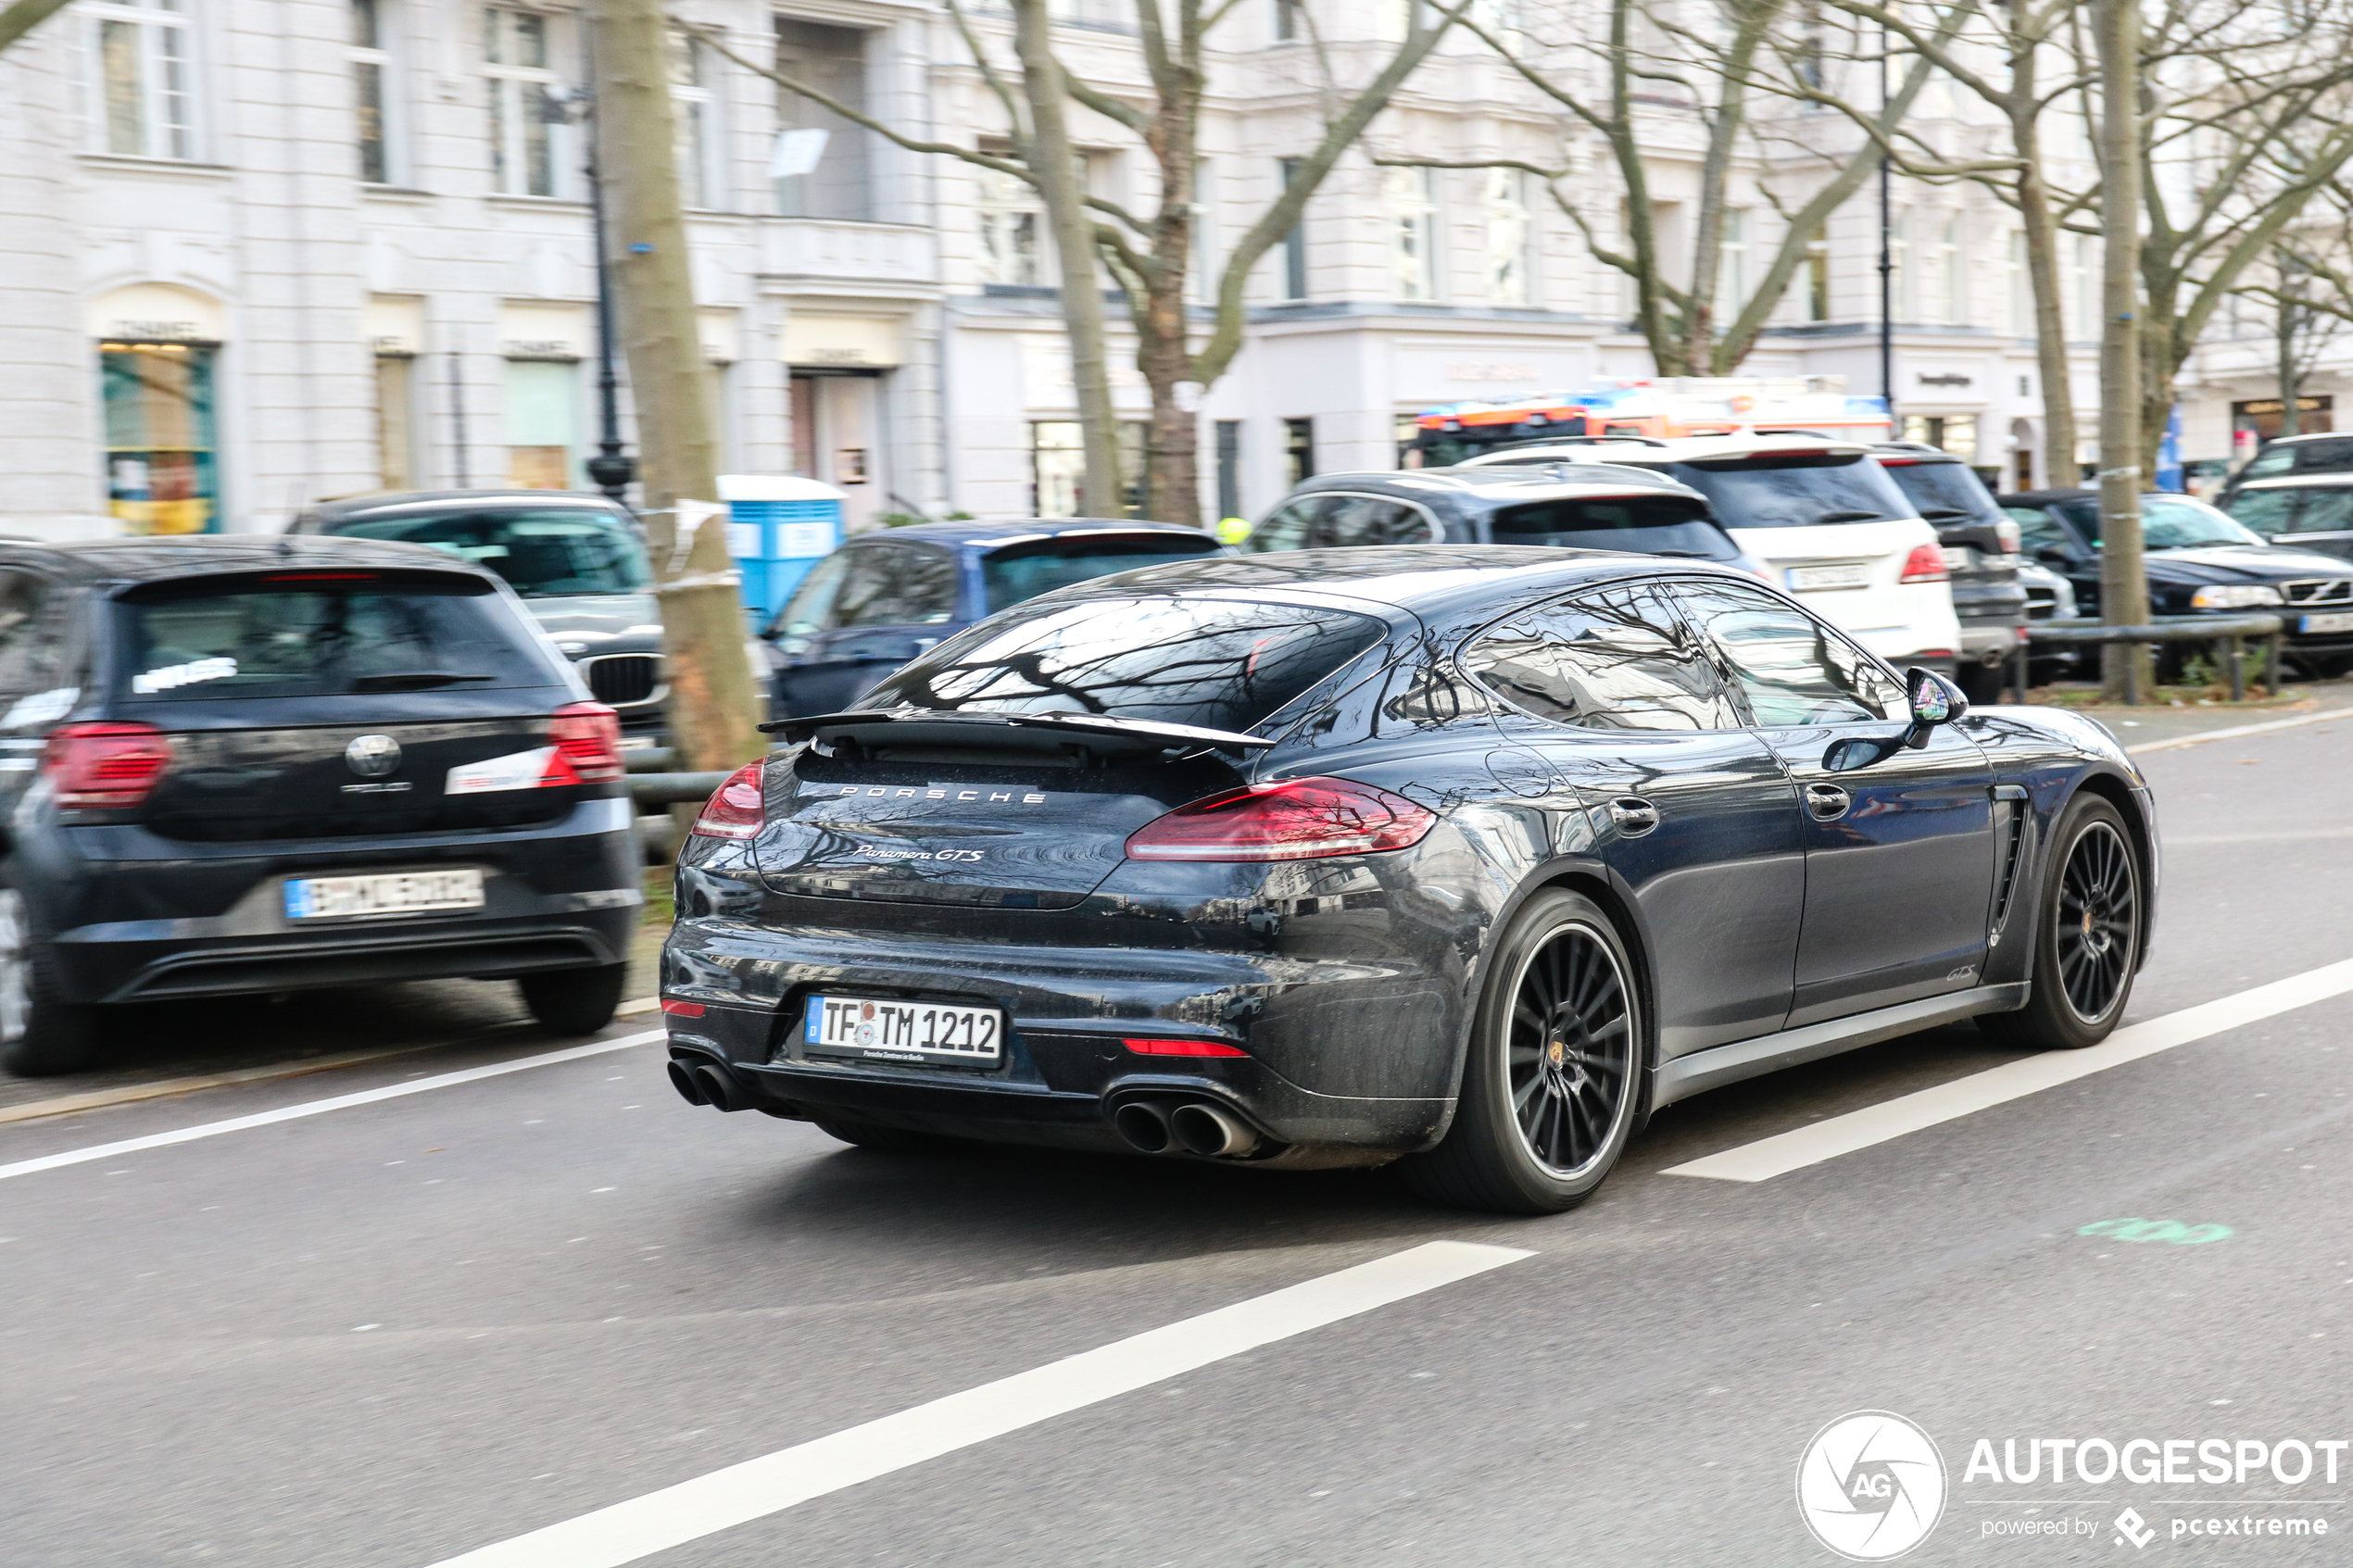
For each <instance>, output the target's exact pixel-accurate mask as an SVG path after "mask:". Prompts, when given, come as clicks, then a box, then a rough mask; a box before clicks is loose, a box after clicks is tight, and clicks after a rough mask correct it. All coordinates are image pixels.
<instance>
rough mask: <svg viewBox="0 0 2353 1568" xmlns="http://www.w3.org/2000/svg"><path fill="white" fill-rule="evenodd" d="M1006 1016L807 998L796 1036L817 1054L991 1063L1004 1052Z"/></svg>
mask: <svg viewBox="0 0 2353 1568" xmlns="http://www.w3.org/2000/svg"><path fill="white" fill-rule="evenodd" d="M1004 1035H1005V1015H1004V1014H1003V1013H1001V1012H999V1011H998V1010H996V1009H995V1008H958V1007H942V1006H941V1005H940V1004H939V1003H937V1002H901V1001H891V1000H888V999H887V998H885V997H839V996H826V997H810V998H809V1002H808V1006H807V1009H806V1010H805V1012H804V1014H803V1017H802V1028H801V1041H802V1044H803V1046H804V1047H806V1048H807V1049H808V1050H809V1051H810V1052H811V1053H812V1054H814V1055H818V1056H848V1057H857V1058H860V1059H862V1060H867V1061H945V1062H957V1063H960V1064H962V1065H963V1066H967V1067H994V1066H996V1065H997V1063H998V1062H999V1061H1000V1060H1002V1059H1003V1056H1004Z"/></svg>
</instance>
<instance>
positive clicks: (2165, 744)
mask: <svg viewBox="0 0 2353 1568" xmlns="http://www.w3.org/2000/svg"><path fill="white" fill-rule="evenodd" d="M2094 717H2095V718H2096V717H2097V715H2096V714H2095V715H2094ZM2332 719H2353V708H2323V709H2321V711H2319V712H2318V713H2299V714H2297V715H2296V717H2295V718H2293V719H2274V720H2271V721H2270V722H2269V723H2263V724H2233V725H2232V726H2231V727H2230V728H2229V729H2227V730H2208V731H2207V732H2206V733H2205V734H2202V735H2176V736H2175V737H2174V738H2173V739H2171V740H2153V741H2150V742H2148V743H2147V744H2145V745H2143V746H2126V747H2125V748H2124V750H2125V753H2126V754H2127V755H2128V756H2133V757H2143V756H2146V755H2147V754H2148V753H2149V752H2152V751H2171V750H2174V749H2175V748H2176V747H2179V746H2204V745H2205V744H2206V743H2207V742H2208V741H2210V740H2236V739H2237V738H2238V737H2239V736H2241V735H2260V734H2270V733H2271V731H2273V730H2294V729H2298V728H2301V727H2302V726H2304V725H2306V724H2325V723H2327V722H2328V721H2330V720H2332ZM2111 733H2112V732H2111Z"/></svg>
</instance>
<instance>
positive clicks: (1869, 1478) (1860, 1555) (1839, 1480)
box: [1797, 1411, 1945, 1562]
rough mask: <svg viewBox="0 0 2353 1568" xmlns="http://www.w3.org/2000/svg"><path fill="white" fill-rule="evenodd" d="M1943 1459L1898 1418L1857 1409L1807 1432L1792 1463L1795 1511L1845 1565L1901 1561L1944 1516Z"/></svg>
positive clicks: (1932, 1445)
mask: <svg viewBox="0 0 2353 1568" xmlns="http://www.w3.org/2000/svg"><path fill="white" fill-rule="evenodd" d="M1944 1487H1945V1480H1944V1455H1943V1454H1941V1453H1939V1452H1937V1449H1936V1444H1935V1442H1934V1440H1932V1439H1931V1437H1930V1436H1929V1435H1928V1434H1927V1433H1925V1432H1923V1431H1921V1430H1920V1429H1919V1427H1918V1426H1916V1425H1914V1424H1912V1423H1910V1422H1908V1421H1906V1420H1905V1419H1904V1418H1903V1417H1902V1416H1900V1415H1893V1414H1890V1413H1889V1412H1888V1411H1856V1412H1855V1413H1854V1414H1852V1415H1843V1416H1840V1417H1839V1418H1838V1419H1837V1420H1836V1421H1833V1422H1831V1424H1829V1425H1828V1426H1825V1427H1823V1428H1822V1429H1821V1430H1820V1431H1819V1432H1817V1433H1815V1434H1814V1440H1813V1441H1812V1442H1810V1443H1808V1444H1806V1454H1805V1457H1804V1458H1802V1459H1800V1460H1799V1461H1797V1512H1798V1513H1799V1514H1800V1515H1801V1516H1802V1517H1803V1518H1804V1519H1805V1521H1806V1528H1807V1529H1809V1530H1811V1531H1813V1532H1814V1538H1815V1539H1816V1540H1818V1541H1819V1542H1821V1543H1822V1544H1823V1545H1824V1546H1826V1547H1828V1548H1830V1549H1831V1550H1832V1551H1834V1552H1836V1553H1838V1555H1839V1556H1841V1557H1843V1558H1845V1559H1846V1560H1847V1561H1848V1562H1887V1561H1889V1560H1890V1559H1892V1558H1897V1557H1901V1556H1903V1555H1904V1554H1905V1553H1906V1552H1907V1551H1909V1550H1911V1549H1913V1548H1914V1547H1916V1546H1918V1545H1919V1544H1920V1543H1921V1542H1922V1541H1924V1540H1926V1539H1928V1535H1929V1532H1930V1531H1931V1530H1933V1529H1935V1528H1936V1522H1937V1520H1938V1519H1939V1518H1941V1517H1942V1516H1943V1514H1944Z"/></svg>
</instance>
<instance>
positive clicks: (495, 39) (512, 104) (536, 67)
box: [483, 6, 573, 196]
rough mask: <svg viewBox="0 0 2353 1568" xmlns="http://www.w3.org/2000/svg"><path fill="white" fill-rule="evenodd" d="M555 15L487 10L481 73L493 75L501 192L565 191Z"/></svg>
mask: <svg viewBox="0 0 2353 1568" xmlns="http://www.w3.org/2000/svg"><path fill="white" fill-rule="evenodd" d="M557 26H558V22H557V20H556V19H553V18H550V17H542V16H536V15H534V14H533V13H531V12H529V11H510V10H508V9H507V8H505V7H504V6H489V7H487V8H486V9H484V12H483V74H484V76H486V77H488V78H489V80H490V174H491V184H492V188H493V189H495V190H497V192H499V193H500V194H503V195H510V196H553V195H561V194H568V192H569V191H570V188H571V183H572V182H571V178H570V175H569V172H568V170H569V166H570V164H571V163H572V161H573V160H572V158H571V157H569V156H568V155H569V153H570V143H571V140H572V137H571V132H572V127H571V125H570V124H569V123H568V122H567V121H566V120H565V117H564V110H563V106H562V105H561V103H560V102H559V101H557V100H556V99H555V96H554V94H555V93H556V92H557V90H558V82H557V77H556V72H555V70H554V69H553V64H552V62H553V61H554V60H555V59H556V58H557V53H556V49H555V39H554V34H555V31H556V29H557Z"/></svg>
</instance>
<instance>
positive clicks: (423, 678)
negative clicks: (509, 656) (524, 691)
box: [351, 670, 498, 692]
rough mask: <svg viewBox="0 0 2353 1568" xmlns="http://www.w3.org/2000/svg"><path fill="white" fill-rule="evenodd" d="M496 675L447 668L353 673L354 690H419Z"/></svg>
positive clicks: (494, 678) (495, 677) (481, 679)
mask: <svg viewBox="0 0 2353 1568" xmlns="http://www.w3.org/2000/svg"><path fill="white" fill-rule="evenodd" d="M497 678H498V677H497V676H496V675H460V674H458V673H457V672H456V671H449V670H409V671H403V672H401V673H400V674H397V675H355V676H353V677H352V680H351V689H352V690H353V691H355V692H421V691H423V690H425V689H426V688H427V687H429V686H454V685H456V684H458V683H459V682H460V681H495V680H497Z"/></svg>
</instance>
